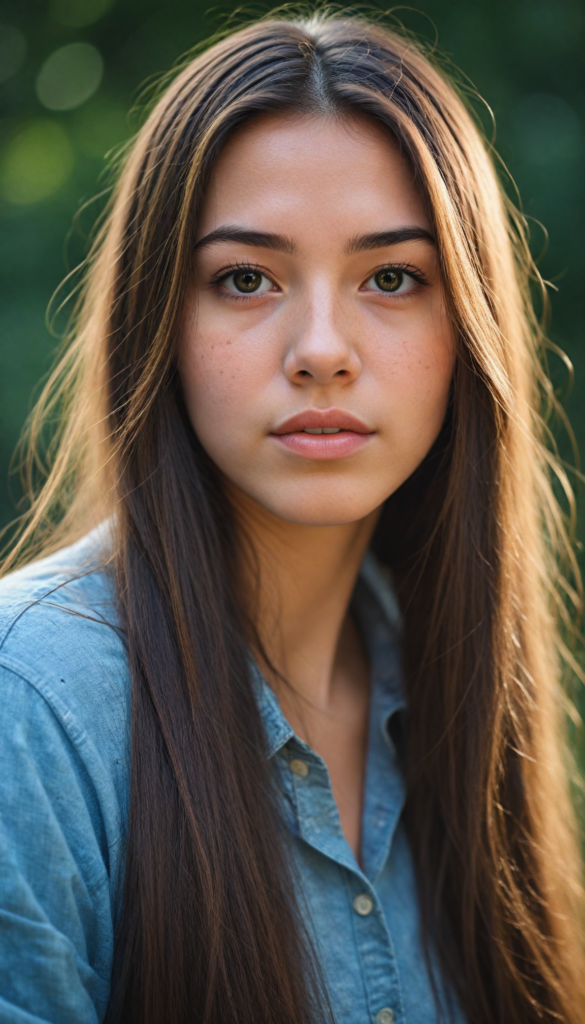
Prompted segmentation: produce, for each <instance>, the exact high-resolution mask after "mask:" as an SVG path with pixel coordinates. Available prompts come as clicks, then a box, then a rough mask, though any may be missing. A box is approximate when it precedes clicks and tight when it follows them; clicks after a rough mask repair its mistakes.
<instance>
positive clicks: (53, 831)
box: [0, 529, 462, 1024]
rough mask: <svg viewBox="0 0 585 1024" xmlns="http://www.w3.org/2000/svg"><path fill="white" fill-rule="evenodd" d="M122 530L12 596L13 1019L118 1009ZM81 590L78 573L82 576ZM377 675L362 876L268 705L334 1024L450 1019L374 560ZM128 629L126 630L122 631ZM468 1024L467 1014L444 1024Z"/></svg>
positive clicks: (89, 1021) (308, 767)
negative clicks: (116, 579)
mask: <svg viewBox="0 0 585 1024" xmlns="http://www.w3.org/2000/svg"><path fill="white" fill-rule="evenodd" d="M104 544H107V533H106V532H105V531H104V530H103V529H102V530H98V531H94V532H93V533H92V534H89V535H88V537H86V538H84V539H83V540H82V541H80V542H78V543H77V544H75V545H73V546H72V547H70V548H67V549H65V550H63V551H60V552H58V553H57V554H55V555H52V556H50V557H49V558H46V559H44V560H42V561H39V562H36V563H34V564H32V565H30V566H28V567H27V568H25V569H22V570H19V571H18V572H16V573H14V574H12V575H11V576H8V577H6V578H5V579H4V580H3V581H2V582H1V583H0V1021H1V1022H7V1024H17V1022H18V1024H41V1022H43V1024H47V1022H50V1024H96V1022H98V1021H101V1020H102V1019H103V1017H104V1013H105V1010H106V1006H107V1002H108V993H109V980H110V972H111V964H112V953H113V939H114V929H115V923H116V920H117V914H118V911H119V907H120V896H121V882H122V876H123V867H124V863H123V852H124V836H125V830H126V824H127V813H128V794H129V745H130V680H129V672H128V661H127V656H126V651H125V647H124V643H123V638H122V635H121V632H120V630H119V629H118V628H117V626H116V612H115V597H114V590H113V585H112V581H111V578H110V575H109V574H108V573H107V572H106V571H105V570H104V569H103V568H102V567H101V564H100V563H101V560H102V554H101V549H102V546H103V545H104ZM72 577H76V578H74V579H72ZM352 607H353V611H354V614H355V617H356V620H357V623H358V626H359V628H360V631H361V633H362V637H363V641H364V644H365V646H366V650H367V652H368V657H369V661H370V667H371V680H372V697H371V711H370V724H369V743H368V755H367V767H366V784H365V801H364V814H363V827H362V866H361V867H360V866H359V864H358V863H357V862H356V859H355V857H354V855H353V853H352V851H351V849H350V847H349V846H348V844H347V842H346V840H345V838H344V836H343V832H342V829H341V824H340V820H339V814H338V810H337V806H336V804H335V801H334V798H333V793H332V790H331V783H330V780H329V774H328V771H327V768H326V766H325V763H324V762H323V760H322V759H321V758H320V757H319V756H318V755H317V754H315V753H314V752H313V751H312V750H311V749H310V748H309V747H307V746H306V745H305V744H304V743H303V742H302V741H301V740H300V739H299V738H298V737H296V736H295V734H294V732H293V730H292V728H291V727H290V725H289V723H288V722H287V721H286V719H285V718H284V716H283V714H282V712H281V710H280V707H279V704H278V701H277V699H276V697H275V695H274V693H273V691H272V690H271V689H270V688H269V687H268V685H267V684H266V683H265V682H264V680H263V679H262V677H261V676H260V674H259V673H258V672H257V670H255V671H256V676H257V694H258V700H259V704H260V708H261V713H262V718H263V721H264V726H265V731H266V737H267V742H268V756H269V757H270V758H271V760H272V763H273V765H274V769H275V771H277V772H278V776H279V780H280V788H281V790H282V802H283V810H284V817H285V821H286V824H287V826H288V830H289V833H290V843H291V846H292V849H293V855H294V859H295V863H296V866H297V868H298V883H297V884H299V885H300V886H301V889H302V892H301V893H300V894H299V904H300V906H301V907H302V908H303V909H304V912H305V913H306V914H307V916H308V922H307V924H308V926H309V928H310V931H311V933H312V934H313V936H314V943H315V948H316V950H317V954H318V956H319V958H320V960H321V963H322V968H323V973H324V978H325V982H326V984H327V988H328V992H329V997H330V1000H331V1004H332V1008H333V1011H334V1015H335V1020H336V1022H337V1024H393V1022H396V1024H436V1022H438V1020H439V1016H438V1013H437V1009H436V1006H435V1002H434V999H433V994H432V988H431V983H430V980H429V976H428V972H427V968H426V964H425V958H424V955H423V951H422V946H421V938H420V930H419V911H418V903H417V895H416V888H415V882H414V876H413V868H412V861H411V856H410V852H409V847H408V843H407V840H406V835H405V830H404V826H403V823H402V820H401V811H402V806H403V802H404V783H403V779H402V774H401V770H400V762H399V758H398V755H397V752H396V750H395V747H394V745H393V742H392V740H391V738H390V733H389V729H388V725H389V723H390V721H391V720H392V719H393V718H394V716H397V715H399V712H400V710H401V709H402V708H403V706H404V698H403V694H402V688H401V683H400V669H399V643H398V629H399V626H398V617H397V613H396V605H395V601H394V597H393V594H392V590H391V588H390V587H389V584H388V582H387V580H386V578H385V576H384V574H383V571H382V570H381V569H380V568H379V567H378V566H377V565H376V563H375V562H374V560H373V559H372V558H371V556H368V557H367V558H366V560H365V561H364V564H363V566H362V570H361V573H360V578H359V580H358V583H357V585H356V589H355V592H354V595H353V598H352ZM110 624H113V625H114V627H115V628H112V625H110ZM444 1019H446V1020H448V1021H450V1022H458V1024H459V1022H461V1020H462V1018H461V1017H460V1015H459V1013H458V1012H457V1011H456V1010H454V1009H453V1008H451V1009H448V1011H447V1013H446V1017H445V1018H444Z"/></svg>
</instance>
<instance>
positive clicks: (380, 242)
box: [195, 224, 435, 255]
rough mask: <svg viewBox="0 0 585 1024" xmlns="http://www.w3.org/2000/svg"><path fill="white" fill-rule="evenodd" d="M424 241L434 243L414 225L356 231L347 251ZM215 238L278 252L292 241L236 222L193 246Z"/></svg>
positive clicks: (210, 242)
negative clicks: (388, 229) (365, 232)
mask: <svg viewBox="0 0 585 1024" xmlns="http://www.w3.org/2000/svg"><path fill="white" fill-rule="evenodd" d="M413 241H424V242H428V243H429V244H430V245H434V244H435V239H434V238H433V236H432V234H431V233H430V231H427V230H426V229H425V228H421V227H418V226H414V227H405V228H395V229H394V230H392V231H375V232H373V233H372V234H369V235H356V237H355V238H352V239H351V240H350V241H349V242H348V244H347V246H346V252H347V254H348V255H349V254H351V253H354V252H366V251H367V250H368V249H383V248H385V247H386V246H390V245H398V244H399V243H400V242H413ZM216 242H238V243H239V244H240V245H250V246H256V247H258V248H261V249H273V250H276V251H278V252H287V253H294V252H296V248H297V247H296V245H295V243H294V241H293V239H292V238H287V237H286V235H277V234H273V233H272V232H269V231H249V230H247V229H246V228H239V227H237V226H236V225H232V224H226V225H224V226H223V227H220V228H215V230H214V231H210V232H209V233H208V234H207V235H204V236H203V238H200V239H199V241H198V242H197V243H196V245H195V249H196V250H199V249H203V248H205V247H206V246H208V245H214V243H216Z"/></svg>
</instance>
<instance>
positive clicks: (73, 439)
mask: <svg viewBox="0 0 585 1024" xmlns="http://www.w3.org/2000/svg"><path fill="white" fill-rule="evenodd" d="M271 111H284V112H286V111H289V112H291V113H294V114H295V115H303V114H310V115H312V116H336V117H338V116H340V117H347V116H349V117H351V116H359V117H367V118H370V119H373V120H374V121H375V122H376V123H377V124H379V125H381V126H382V127H383V128H384V129H385V130H387V132H388V134H389V136H391V137H393V138H395V139H397V140H398V142H399V144H400V146H401V149H402V151H403V152H404V154H405V155H406V157H407V158H408V160H409V161H410V163H411V165H412V167H413V170H414V173H415V176H416V181H417V183H418V186H419V188H420V190H421V194H422V195H423V197H424V199H425V201H426V204H427V207H428V212H429V216H430V219H431V222H432V225H433V230H434V233H435V237H436V241H437V248H438V254H439V260H440V266H441V269H442V275H443V281H444V287H445V294H446V300H447V304H448V309H449V313H450V317H451V321H452V324H453V328H454V333H455V336H456V338H457V345H458V358H457V365H456V370H455V375H454V380H453V386H452V397H451V402H450V407H449V411H448V415H447V419H446V422H445V425H444V427H443V430H442V432H441V435H440V437H439V439H438V441H437V443H436V444H435V446H434V448H433V450H432V451H431V452H430V453H429V455H428V456H427V458H426V459H425V461H424V463H423V464H422V466H421V467H420V468H419V470H417V471H416V473H415V474H413V476H412V477H411V478H410V480H408V481H407V482H406V483H405V484H404V485H403V486H402V487H401V488H400V490H399V491H398V492H397V493H396V494H395V495H393V496H392V497H391V498H390V499H388V501H387V503H386V506H385V508H384V512H383V515H382V517H381V520H380V524H379V527H378V529H377V532H376V535H375V538H374V542H373V545H374V549H375V551H376V552H377V554H378V556H379V558H380V559H381V560H382V561H383V562H384V563H385V564H387V565H388V566H389V567H390V569H391V570H392V572H393V575H394V579H395V582H396V587H397V592H398V596H399V599H400V602H401V606H402V611H403V620H404V667H405V684H406V689H407V694H408V704H409V711H408V716H407V719H406V724H405V743H404V751H403V753H404V765H405V772H406V776H407V790H408V798H407V805H406V810H405V814H406V821H407V826H408V830H409V836H410V841H411V846H412V850H413V855H414V860H415V864H416V869H417V877H418V886H419V892H420V899H421V907H422V914H423V922H424V926H425V934H426V936H427V940H428V942H429V944H430V947H432V948H434V949H436V951H437V952H438V956H439V961H440V963H441V965H442V968H443V970H444V972H445V974H446V976H447V977H448V979H449V981H450V984H451V986H452V988H453V990H454V992H455V993H456V995H457V997H458V999H459V1000H460V1002H461V1004H462V1006H463V1008H464V1010H465V1012H466V1013H467V1017H468V1020H469V1021H470V1022H473V1024H493V1022H494V1021H502V1022H504V1021H505V1022H506V1024H530V1022H536V1021H549V1020H550V1021H553V1020H556V1021H563V1022H567V1024H578V1022H579V1021H580V1020H581V1019H582V1016H583V1007H584V1006H585V991H584V985H585V969H584V961H583V935H582V912H583V911H582V907H583V903H582V890H581V882H580V868H579V857H578V847H577V841H576V838H575V825H574V819H573V814H572V810H571V806H570V801H569V797H568V787H567V766H566V764H565V763H564V757H565V755H564V751H565V749H566V748H565V743H564V739H563V728H564V727H563V711H562V704H563V702H562V696H561V690H560V685H559V674H560V671H561V667H560V654H564V655H565V656H566V657H568V658H570V653H569V651H568V649H566V648H563V646H562V644H561V642H560V640H559V633H558V630H557V627H556V621H558V619H559V617H560V618H561V619H563V617H564V625H566V623H567V621H568V615H569V613H568V612H567V610H566V609H567V601H566V598H567V595H568V597H569V600H570V601H572V602H573V604H574V605H575V606H577V605H578V603H579V593H580V592H579V585H578V582H577V581H578V573H577V571H576V565H575V561H574V557H573V555H572V553H571V549H570V545H569V544H568V541H567V536H566V530H565V525H564V517H563V515H562V514H561V512H560V510H559V506H558V504H557V502H556V499H555V497H554V493H553V487H552V485H551V468H552V469H555V468H556V470H557V472H558V475H559V479H561V480H562V481H563V484H564V486H565V488H566V492H567V493H570V488H569V486H568V483H567V481H566V478H564V477H563V474H562V470H561V469H560V467H558V464H556V463H555V460H554V458H553V456H552V455H551V454H550V452H549V451H548V449H547V445H546V441H547V428H546V425H545V421H544V419H543V416H542V410H543V408H545V409H546V408H547V407H550V406H551V404H554V395H553V392H552V388H551V385H550V382H549V380H548V377H547V375H546V373H545V369H544V362H543V340H544V339H543V337H542V333H541V331H540V329H539V327H538V325H537V322H536V319H535V316H534V313H533V310H532V303H531V295H530V280H531V279H535V280H539V278H538V274H537V272H536V270H535V268H534V266H533V263H532V260H531V258H530V253H529V248H528V242H527V238H526V230H525V224H524V221H523V219H522V217H521V216H520V215H519V214H518V213H517V212H516V211H515V210H514V208H513V207H512V205H511V203H510V202H509V201H508V200H507V199H506V198H505V197H504V195H503V192H502V189H501V187H500V185H499V184H498V181H497V177H496V174H495V172H494V169H493V164H492V159H491V157H490V154H489V152H488V149H489V147H488V146H487V145H486V143H485V141H484V140H483V138H482V136H481V134H480V132H479V130H478V128H477V126H476V124H475V122H474V119H473V118H472V116H471V115H470V113H469V111H468V109H467V107H466V105H465V104H464V102H463V101H462V99H461V97H460V95H459V94H458V92H457V90H456V89H455V88H454V87H453V85H452V84H451V83H450V82H449V81H448V80H447V78H446V77H445V75H444V74H443V73H442V72H441V71H440V70H438V69H437V68H436V67H435V66H433V64H432V63H431V62H430V61H429V60H428V59H427V57H426V56H425V55H424V53H423V51H422V49H421V48H420V47H418V46H416V45H415V44H413V43H412V42H410V41H406V40H405V39H404V38H402V37H401V36H400V34H397V33H395V32H392V31H389V30H388V29H386V28H384V27H383V26H382V25H381V24H374V23H370V22H368V21H366V20H364V19H361V18H356V17H351V18H350V17H347V16H344V15H339V14H338V15H327V13H322V14H318V15H315V16H313V17H311V18H308V19H305V20H301V19H296V20H295V19H294V18H291V19H290V20H286V19H283V18H280V17H279V18H276V19H274V18H272V19H265V20H262V21H259V22H255V23H254V24H251V25H249V26H248V27H246V28H244V29H242V30H240V31H238V32H236V33H235V34H232V35H228V36H227V37H226V38H223V39H221V40H220V41H219V42H217V43H216V44H215V45H213V46H212V47H211V48H209V49H207V50H205V51H204V52H201V53H200V54H199V55H198V56H197V57H196V58H195V59H194V60H192V61H190V62H188V63H187V64H186V66H185V67H184V68H183V69H182V70H181V71H180V72H179V73H178V74H177V75H176V77H175V78H174V80H173V81H171V82H170V84H169V85H168V88H167V89H166V90H165V91H164V93H163V95H162V96H161V98H160V99H159V101H158V103H157V104H156V105H155V107H154V109H153V110H152V112H151V113H150V115H149V117H148V119H147V120H146V122H145V124H144V126H143V128H142V129H141V130H140V132H139V133H138V136H137V138H136V140H135V141H134V143H133V145H132V147H131V148H130V149H129V150H128V153H127V156H126V158H125V160H124V162H123V166H122V168H121V173H120V177H119V181H118V184H117V186H116V188H115V192H114V195H113V198H112V201H111V204H110V207H109V211H108V214H107V217H106V218H105V220H104V222H103V226H102V228H101V230H100V232H99V235H98V237H97V240H96V243H95V246H94V249H93V252H92V254H91V256H90V259H89V262H88V271H87V283H86V287H85V290H84V293H83V296H82V300H81V302H80V305H79V310H78V315H77V318H76V330H75V335H74V338H73V340H72V342H71V344H70V347H69V350H68V352H67V354H66V355H65V356H64V359H63V361H62V362H61V364H60V365H59V367H58V368H57V370H56V371H55V374H54V376H53V378H52V380H51V381H50V382H49V385H48V387H47V389H46V391H45V394H44V396H43V399H42V401H41V403H40V405H39V408H38V411H37V413H36V414H35V420H34V421H33V433H34V432H35V431H36V432H37V433H38V430H39V429H40V428H39V425H40V424H42V423H45V422H46V418H47V414H49V416H50V415H51V410H56V411H57V412H58V414H59V416H60V417H61V420H62V423H63V427H62V430H61V432H60V435H59V442H58V444H56V446H55V448H54V451H53V465H52V469H50V471H49V473H48V476H47V480H46V483H45V485H44V489H43V490H42V491H41V494H40V496H39V497H38V498H37V499H36V501H35V503H34V504H33V506H32V512H31V515H30V517H29V519H28V520H27V522H26V523H25V524H24V528H23V532H22V534H21V540H20V542H19V544H18V545H16V546H15V548H14V551H13V554H12V555H11V556H10V557H11V561H10V562H9V563H7V564H8V565H10V564H14V563H15V561H17V560H18V559H19V558H25V557H29V558H30V557H31V554H32V553H33V552H37V551H38V550H39V548H40V549H43V550H49V549H50V548H51V547H53V548H54V547H58V546H59V545H61V544H63V543H64V542H65V541H66V540H70V539H74V538H75V537H77V536H81V535H82V534H83V533H84V532H85V531H86V530H87V529H88V528H89V527H90V526H92V525H94V524H95V523H96V522H98V521H100V520H102V519H103V518H105V517H106V516H112V515H113V514H114V516H115V523H116V527H117V542H116V547H115V551H114V552H113V556H112V571H114V572H115V573H116V577H117V581H118V588H119V589H118V592H119V605H120V614H121V618H122V622H123V624H124V627H125V630H126V635H127V642H128V650H129V662H130V670H131V676H132V694H133V696H132V699H133V739H132V779H131V804H130V822H129V832H128V839H127V850H128V853H127V869H126V883H125V901H124V910H123V920H122V926H121V930H120V933H119V937H118V943H117V951H116V966H115V975H114V988H113V996H112V1002H111V1006H110V1020H124V1021H126V1022H132V1021H136V1022H140V1024H163V1021H164V1022H167V1021H169V1020H172V1021H173V1024H181V1022H185V1024H187V1021H190V1022H192V1021H193V1020H198V1021H201V1022H205V1024H212V1022H213V1024H220V1022H221V1024H230V1022H233V1024H236V1021H237V1022H238V1024H243V1022H245V1024H268V1022H274V1024H301V1022H308V1021H310V1020H320V1019H324V1018H326V1017H327V1012H328V1011H327V1000H326V996H325V994H324V993H323V991H322V982H321V979H320V976H319V971H318V969H317V968H316V969H314V970H313V968H312V967H311V962H312V961H311V958H310V957H309V956H308V955H307V953H306V950H307V948H308V947H307V945H306V943H305V941H304V939H303V937H302V926H301V923H300V920H299V915H298V913H297V910H296V906H295V901H294V898H293V893H292V888H291V874H290V869H289V865H288V863H287V858H286V855H285V852H284V844H283V842H282V840H281V837H280V831H279V823H278V813H277V809H276V806H275V804H274V801H273V794H272V788H271V781H270V773H269V771H268V768H267V765H266V762H265V759H264V757H263V739H262V730H261V724H260V719H259V716H258V713H257V710H256V708H255V704H254V695H253V688H252V682H251V680H250V678H249V673H248V670H247V667H246V666H247V657H246V650H247V641H248V638H249V633H248V630H247V626H246V622H245V616H244V614H243V611H242V606H243V595H241V594H240V595H238V594H237V592H235V591H236V590H237V588H234V585H233V583H234V578H235V575H234V573H235V570H234V566H235V564H236V561H237V557H238V552H237V550H236V541H235V536H236V535H235V531H234V528H233V522H232V517H231V511H230V508H229V505H228V503H227V501H226V499H225V497H224V495H223V493H222V489H221V485H220V483H219V480H218V478H217V474H216V473H215V469H214V467H213V465H212V464H211V463H210V461H209V459H208V458H207V456H206V454H205V452H204V451H203V449H202V448H201V445H200V444H199V442H198V440H197V438H196V437H195V436H194V434H193V431H192V429H191V427H190V424H189V421H188V418H187V416H186V414H185V410H184V407H183V402H182V397H181V391H180V387H179V382H178V376H177V344H178V341H179V338H180V334H181V317H182V314H183V308H184V301H185V295H186V290H187V286H188V284H189V281H190V279H191V277H192V273H193V269H192V254H193V247H194V241H195V235H196V230H197V220H198V215H199V211H200V209H201V205H202V201H203V197H204V195H205V189H206V186H207V183H208V181H209V178H210V175H211V173H212V171H213V167H214V163H215V160H216V158H217V156H218V154H219V152H220V151H221V149H222V146H223V144H224V143H225V141H226V140H227V139H228V138H229V137H230V135H232V134H233V132H234V131H237V130H239V129H242V128H244V127H245V125H246V124H247V123H248V122H250V121H251V120H252V119H253V118H255V117H258V116H260V115H262V114H263V113H268V112H271ZM31 475H34V474H31ZM35 545H36V546H35ZM27 553H28V554H27ZM563 560H564V563H565V566H566V569H567V570H568V574H569V578H571V577H572V579H573V583H572V584H571V586H569V585H568V584H566V583H564V584H563V583H562V579H563V578H562V577H561V576H560V574H559V563H560V562H562V561H563ZM559 652H560V653H559ZM242 763H246V764H247V765H250V766H253V769H254V770H253V771H246V772H241V771H240V770H239V765H241V764H242ZM226 808H227V809H228V811H227V812H226ZM279 851H280V852H279ZM275 908H277V909H278V913H277V912H276V909H275ZM194 922H195V923H194Z"/></svg>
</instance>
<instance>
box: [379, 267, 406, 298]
mask: <svg viewBox="0 0 585 1024" xmlns="http://www.w3.org/2000/svg"><path fill="white" fill-rule="evenodd" d="M403 280H404V274H403V273H402V271H401V270H393V269H392V267H384V269H383V270H379V271H378V273H377V274H375V275H374V281H375V282H376V284H377V286H378V288H380V290H381V291H383V292H397V291H398V289H399V288H400V286H401V284H402V282H403Z"/></svg>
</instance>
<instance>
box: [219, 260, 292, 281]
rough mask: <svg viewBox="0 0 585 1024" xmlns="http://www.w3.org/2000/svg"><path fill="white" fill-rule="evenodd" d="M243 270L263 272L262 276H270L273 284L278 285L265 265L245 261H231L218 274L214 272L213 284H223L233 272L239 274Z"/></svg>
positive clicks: (256, 272) (269, 278)
mask: <svg viewBox="0 0 585 1024" xmlns="http://www.w3.org/2000/svg"><path fill="white" fill-rule="evenodd" d="M242 270H251V271H253V272H254V273H255V274H261V275H262V277H266V278H268V280H269V281H270V283H271V284H272V285H274V286H275V287H278V285H277V284H276V281H275V280H274V278H273V277H272V275H271V274H269V273H268V271H267V270H266V268H265V267H261V266H260V265H259V264H258V263H250V262H244V261H241V262H236V263H229V264H227V265H226V266H225V267H223V268H222V269H221V270H218V272H217V274H214V276H213V277H212V279H211V284H212V285H214V284H221V282H222V281H225V279H226V277H229V276H230V275H231V274H237V273H238V271H242Z"/></svg>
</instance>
